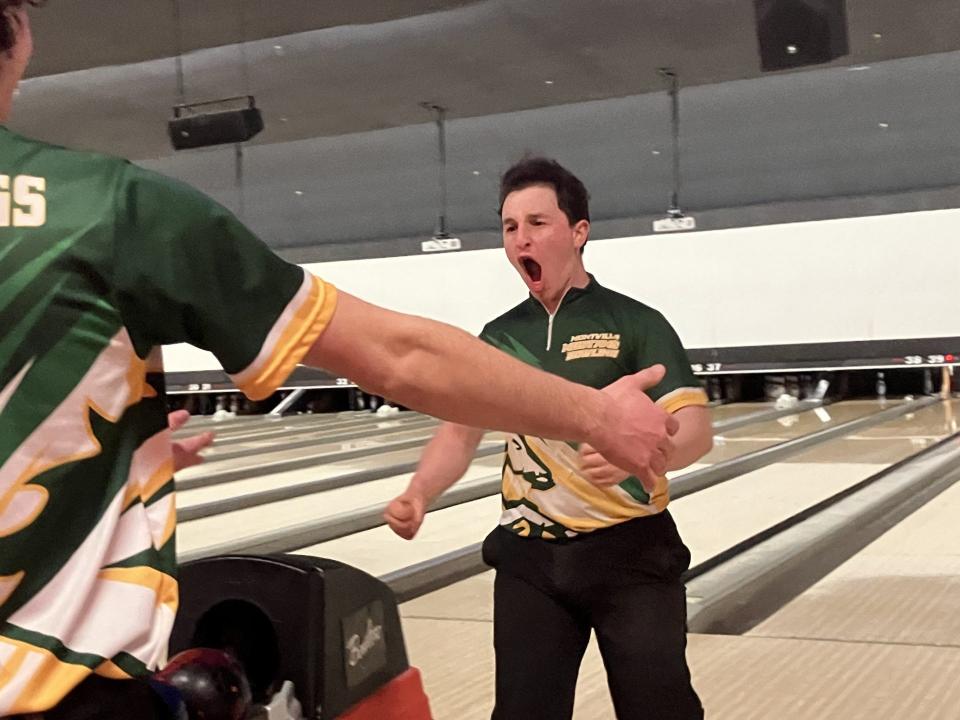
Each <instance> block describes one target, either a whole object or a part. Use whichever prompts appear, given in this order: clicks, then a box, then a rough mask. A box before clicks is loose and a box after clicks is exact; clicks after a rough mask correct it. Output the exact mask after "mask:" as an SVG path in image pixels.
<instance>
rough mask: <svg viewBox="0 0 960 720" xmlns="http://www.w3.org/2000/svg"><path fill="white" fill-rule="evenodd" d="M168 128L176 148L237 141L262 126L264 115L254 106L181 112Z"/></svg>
mask: <svg viewBox="0 0 960 720" xmlns="http://www.w3.org/2000/svg"><path fill="white" fill-rule="evenodd" d="M167 130H168V132H169V133H170V142H172V143H173V147H174V149H175V150H189V149H191V148H201V147H210V146H211V145H224V144H228V143H229V144H233V143H240V142H246V141H247V140H249V139H250V138H252V137H254V136H255V135H256V134H257V133H259V132H260V131H261V130H263V115H261V113H260V109H259V108H256V107H248V108H242V109H240V110H222V111H218V112H204V113H197V114H195V115H182V116H180V117H174V118H173V119H171V120H170V122H169V124H168V126H167Z"/></svg>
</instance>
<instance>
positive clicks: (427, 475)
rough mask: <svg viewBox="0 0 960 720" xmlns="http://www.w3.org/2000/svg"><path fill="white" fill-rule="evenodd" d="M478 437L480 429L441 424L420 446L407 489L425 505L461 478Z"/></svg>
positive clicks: (471, 456) (481, 435)
mask: <svg viewBox="0 0 960 720" xmlns="http://www.w3.org/2000/svg"><path fill="white" fill-rule="evenodd" d="M482 438H483V430H477V429H475V428H470V427H465V426H462V425H454V424H452V423H444V424H443V425H441V426H440V428H439V429H438V430H437V432H436V434H435V435H434V436H433V438H431V440H430V442H429V443H427V446H426V448H424V451H423V455H422V457H421V458H420V464H419V465H418V467H417V471H416V473H414V476H413V478H412V479H411V480H410V490H413V491H414V492H417V493H419V494H420V495H421V496H422V497H423V498H424V499H425V501H426V504H428V505H429V504H430V503H431V502H433V500H435V499H436V498H438V497H440V495H442V494H443V493H444V491H445V490H446V489H447V488H449V487H450V486H451V485H453V484H454V483H455V482H457V480H459V479H460V478H462V477H463V474H464V473H465V472H466V471H467V468H469V467H470V463H471V462H472V461H473V456H474V454H475V453H476V450H477V445H478V444H479V443H480V440H481V439H482Z"/></svg>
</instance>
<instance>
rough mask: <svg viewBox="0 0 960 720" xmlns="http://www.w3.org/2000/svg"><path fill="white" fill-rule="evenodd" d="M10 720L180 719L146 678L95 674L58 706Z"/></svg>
mask: <svg viewBox="0 0 960 720" xmlns="http://www.w3.org/2000/svg"><path fill="white" fill-rule="evenodd" d="M10 720H176V717H175V715H174V713H173V712H172V711H171V710H170V709H169V708H168V707H167V705H166V703H164V701H163V699H162V698H161V696H160V695H159V694H157V693H156V692H154V690H153V689H152V688H151V687H150V685H149V684H148V683H147V682H146V681H144V680H108V679H106V678H102V677H99V676H97V675H91V676H90V677H88V678H87V679H86V680H84V681H83V682H82V683H80V684H79V685H78V686H77V687H76V688H75V689H74V690H73V692H71V693H70V694H69V695H68V696H67V697H66V698H65V699H64V700H63V701H62V702H61V703H60V704H59V705H57V707H55V708H54V709H53V710H48V711H46V712H43V713H39V714H36V715H15V716H13V717H12V718H10Z"/></svg>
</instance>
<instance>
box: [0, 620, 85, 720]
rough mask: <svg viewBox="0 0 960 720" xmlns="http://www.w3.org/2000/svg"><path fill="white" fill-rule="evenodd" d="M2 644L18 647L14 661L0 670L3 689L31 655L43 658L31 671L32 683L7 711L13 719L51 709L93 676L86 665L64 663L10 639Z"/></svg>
mask: <svg viewBox="0 0 960 720" xmlns="http://www.w3.org/2000/svg"><path fill="white" fill-rule="evenodd" d="M0 642H4V643H9V644H11V645H16V646H18V650H17V651H16V652H15V653H14V656H13V660H12V661H11V662H9V663H7V665H6V666H4V667H3V668H0V688H3V687H4V686H5V685H6V684H7V683H9V682H10V681H11V680H12V679H13V678H14V677H15V676H16V675H17V674H18V673H20V672H21V671H22V670H23V665H24V663H25V662H26V660H27V659H28V658H29V657H30V656H31V655H33V654H39V655H42V659H41V660H40V662H39V663H37V664H34V665H33V667H31V668H30V673H31V677H30V680H28V681H27V683H26V684H25V685H24V687H23V691H22V692H21V693H20V694H19V696H17V698H16V699H15V700H14V701H13V707H12V708H10V709H9V710H8V711H7V712H9V713H11V714H13V715H18V714H22V713H32V712H41V711H43V710H48V709H50V708H51V707H53V706H54V705H56V704H57V703H59V702H60V701H61V700H62V699H63V698H64V697H65V696H66V695H67V694H68V693H69V692H70V691H71V690H73V689H74V688H75V687H76V686H77V685H79V684H80V683H81V682H82V681H83V679H84V678H86V677H87V676H88V675H89V674H90V668H88V667H86V666H85V665H74V664H72V663H65V662H61V661H60V660H58V659H57V658H56V656H55V655H54V654H53V653H51V652H50V651H49V650H45V649H43V648H38V647H35V646H33V645H29V644H28V643H24V642H19V641H17V640H12V639H10V638H7V637H4V638H0Z"/></svg>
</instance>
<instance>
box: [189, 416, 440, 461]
mask: <svg viewBox="0 0 960 720" xmlns="http://www.w3.org/2000/svg"><path fill="white" fill-rule="evenodd" d="M436 424H437V421H436V420H434V419H433V418H430V417H427V416H425V415H411V416H410V417H404V418H397V419H393V418H390V419H382V420H380V419H378V420H377V421H376V422H371V421H367V422H364V423H363V424H359V425H355V426H354V425H351V426H349V427H339V426H337V427H327V426H319V427H317V426H315V425H306V426H303V427H297V428H296V429H290V430H287V431H285V432H283V433H281V434H269V435H266V437H264V434H263V433H261V434H259V435H256V434H255V435H252V436H251V437H250V438H249V439H243V440H238V441H236V442H229V443H220V444H214V446H213V447H211V448H209V449H208V450H206V451H205V452H204V453H203V456H204V458H205V459H206V461H207V462H208V463H210V462H218V461H220V460H221V459H224V458H222V457H221V456H222V455H229V454H232V453H236V452H250V453H251V454H253V453H256V454H257V455H259V454H260V453H266V452H272V451H282V450H284V449H289V448H287V446H288V445H290V444H294V443H296V444H300V443H303V442H308V441H311V440H315V441H316V442H317V443H318V444H319V443H322V442H324V441H325V439H326V438H331V437H337V436H340V435H347V434H360V433H368V434H370V437H376V436H377V435H378V434H379V433H383V434H387V433H391V432H399V431H401V430H414V429H417V428H425V427H434V426H436Z"/></svg>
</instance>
